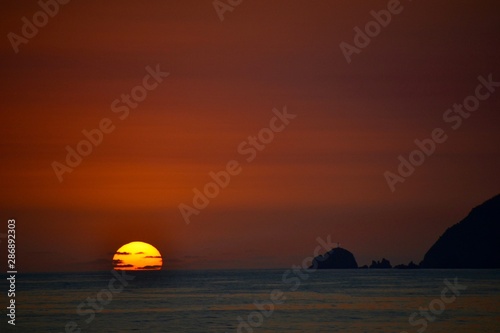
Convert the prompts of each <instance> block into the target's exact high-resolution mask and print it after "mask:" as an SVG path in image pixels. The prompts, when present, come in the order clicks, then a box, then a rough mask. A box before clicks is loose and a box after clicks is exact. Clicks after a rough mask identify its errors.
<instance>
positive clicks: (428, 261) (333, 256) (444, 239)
mask: <svg viewBox="0 0 500 333" xmlns="http://www.w3.org/2000/svg"><path fill="white" fill-rule="evenodd" d="M315 266H317V268H318V269H343V268H344V269H345V268H358V264H357V262H356V259H355V257H354V255H353V254H352V253H351V252H349V251H348V250H346V249H343V248H341V247H337V248H334V249H331V250H330V251H328V252H327V253H325V254H323V255H319V256H317V257H316V258H314V261H313V263H312V266H311V268H313V267H315ZM361 268H392V265H391V263H390V261H389V260H387V259H385V258H383V259H382V261H372V264H371V265H370V267H368V266H366V265H365V266H363V267H361ZM394 268H399V269H415V268H462V269H465V268H500V194H499V195H496V196H495V197H493V198H491V199H489V200H488V201H486V202H484V203H483V204H481V205H479V206H477V207H475V208H474V209H472V211H471V212H470V213H469V215H467V216H466V217H465V218H464V219H463V220H462V221H460V222H459V223H457V224H455V225H453V226H452V227H450V228H448V229H447V230H446V231H445V232H444V233H443V234H442V235H441V237H439V239H438V240H437V241H436V243H434V245H432V246H431V248H430V249H429V250H428V251H427V253H426V254H425V256H424V259H423V260H422V262H420V265H416V264H414V263H413V262H410V263H409V264H408V265H397V266H394Z"/></svg>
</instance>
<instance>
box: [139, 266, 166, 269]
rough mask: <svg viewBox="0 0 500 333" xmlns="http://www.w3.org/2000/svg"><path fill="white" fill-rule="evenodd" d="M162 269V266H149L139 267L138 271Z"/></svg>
mask: <svg viewBox="0 0 500 333" xmlns="http://www.w3.org/2000/svg"><path fill="white" fill-rule="evenodd" d="M158 268H161V265H148V266H144V267H137V269H158Z"/></svg>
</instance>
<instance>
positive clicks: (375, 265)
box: [370, 258, 392, 268]
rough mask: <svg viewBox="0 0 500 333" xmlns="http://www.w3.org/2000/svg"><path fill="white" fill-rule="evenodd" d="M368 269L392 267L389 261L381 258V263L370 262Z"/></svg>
mask: <svg viewBox="0 0 500 333" xmlns="http://www.w3.org/2000/svg"><path fill="white" fill-rule="evenodd" d="M370 268H392V266H391V262H390V261H389V260H387V259H385V258H382V261H375V260H372V264H371V265H370Z"/></svg>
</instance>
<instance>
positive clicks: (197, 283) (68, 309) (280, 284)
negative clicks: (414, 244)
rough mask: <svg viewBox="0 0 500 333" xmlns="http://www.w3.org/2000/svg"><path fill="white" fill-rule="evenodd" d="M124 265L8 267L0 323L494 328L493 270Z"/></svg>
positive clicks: (144, 327)
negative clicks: (130, 268)
mask: <svg viewBox="0 0 500 333" xmlns="http://www.w3.org/2000/svg"><path fill="white" fill-rule="evenodd" d="M126 274H127V275H130V276H133V277H134V278H133V279H132V278H129V279H130V280H123V282H120V281H119V280H118V279H117V278H116V276H115V275H114V274H112V272H111V271H109V272H92V273H58V274H53V273H50V274H47V273H46V274H18V275H17V278H16V297H15V301H16V303H15V304H16V317H15V324H16V325H15V326H12V325H9V324H8V323H7V321H8V320H10V319H9V317H7V316H6V307H7V306H8V302H9V298H8V297H7V293H6V291H7V290H8V285H7V283H5V282H6V277H7V276H5V275H2V283H1V287H2V295H1V296H0V302H1V304H2V305H1V308H2V309H3V310H2V319H1V323H0V328H1V330H0V331H1V332H42V333H44V332H204V333H205V332H221V333H222V332H262V333H264V332H311V333H318V332H353V333H358V332H360V333H361V332H398V333H399V332H408V333H410V332H418V333H422V332H429V333H430V332H439V333H441V332H443V333H444V332H446V333H448V332H500V283H499V282H500V270H396V269H391V270H373V269H372V270H369V269H366V270H363V269H357V270H318V271H315V272H312V271H309V272H305V273H304V272H303V271H302V272H299V273H297V274H296V273H294V272H291V271H287V270H227V271H216V270H206V271H156V272H155V271H145V272H128V273H126ZM284 274H285V276H284ZM122 279H123V278H122ZM4 290H5V292H4ZM255 303H256V304H257V305H255ZM7 311H9V310H7Z"/></svg>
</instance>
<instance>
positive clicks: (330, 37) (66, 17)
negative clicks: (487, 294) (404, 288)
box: [0, 0, 500, 271]
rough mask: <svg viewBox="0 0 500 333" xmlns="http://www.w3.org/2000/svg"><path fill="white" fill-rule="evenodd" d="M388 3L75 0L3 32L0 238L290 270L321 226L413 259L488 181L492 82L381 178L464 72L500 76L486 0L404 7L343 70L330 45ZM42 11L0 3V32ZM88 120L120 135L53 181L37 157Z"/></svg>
mask: <svg viewBox="0 0 500 333" xmlns="http://www.w3.org/2000/svg"><path fill="white" fill-rule="evenodd" d="M386 4H387V1H372V2H370V3H364V2H363V3H362V4H361V2H357V3H356V4H353V3H349V2H347V1H342V2H341V1H316V2H312V3H311V2H310V1H285V0H282V1H272V2H269V1H244V2H243V3H242V4H241V5H240V6H238V7H237V8H235V9H234V11H233V12H232V13H226V18H225V20H224V22H220V21H219V19H218V17H217V14H216V12H215V10H214V8H213V7H212V4H211V1H195V0H192V1H185V0H183V1H159V0H158V1H146V2H141V3H139V2H133V1H120V2H118V1H106V2H105V3H102V2H98V1H85V2H81V1H80V2H78V1H74V2H70V3H69V4H68V5H65V6H63V7H62V8H60V13H59V14H58V15H57V16H55V17H54V18H51V19H50V22H49V24H48V25H47V26H45V27H43V28H41V29H40V31H39V33H38V35H37V36H36V37H34V38H33V39H31V40H30V41H29V43H28V44H25V45H24V44H23V45H21V46H20V52H19V53H18V54H15V53H14V52H13V50H12V47H11V45H10V43H9V41H8V39H7V38H4V39H3V42H2V43H0V56H1V61H0V68H1V78H2V80H1V84H2V87H1V89H0V101H1V102H0V103H1V116H0V117H1V119H0V126H1V131H0V136H1V142H2V145H1V156H2V163H1V164H0V171H1V188H2V191H1V194H0V196H1V200H0V206H1V219H2V220H3V221H5V226H3V227H0V232H4V230H5V228H6V221H7V218H12V217H14V218H16V220H17V232H18V237H19V243H18V259H19V262H20V264H19V267H20V268H19V270H20V271H71V270H89V269H107V268H108V267H109V268H110V267H111V260H112V257H113V254H114V252H115V251H116V250H117V249H118V248H119V247H120V246H122V245H123V244H126V243H129V242H132V241H144V242H147V243H150V244H153V245H154V246H155V247H156V248H158V250H159V251H160V252H161V254H162V256H163V264H164V268H166V269H169V268H253V267H287V266H290V265H292V264H294V263H297V262H301V261H302V259H303V258H304V257H307V256H309V255H310V254H311V251H312V250H313V249H314V247H315V239H316V238H317V237H326V235H328V234H331V235H332V239H335V240H338V241H340V242H341V243H342V246H343V247H346V248H347V249H349V250H351V251H352V252H353V253H354V254H355V255H356V257H357V259H358V262H359V263H361V264H364V263H369V262H370V261H371V260H372V259H381V257H382V256H384V257H386V258H389V259H390V260H391V261H392V262H393V263H401V262H408V261H409V260H414V261H419V260H421V259H422V257H423V254H424V253H425V251H426V250H427V249H428V248H429V247H430V245H432V243H433V242H434V241H435V240H436V239H437V237H438V236H439V235H440V234H441V233H442V232H443V231H444V230H445V229H446V228H447V227H448V226H450V225H452V224H453V223H456V222H458V221H459V220H460V219H461V218H463V217H464V216H465V215H466V214H467V213H468V211H469V210H470V209H471V208H472V207H473V206H475V205H478V204H480V203H482V202H483V201H485V200H486V199H488V198H490V197H492V196H493V195H495V194H497V193H498V192H499V190H498V189H499V185H500V178H499V177H498V170H499V167H500V158H499V156H500V155H499V153H500V148H499V145H498V142H499V139H500V135H499V132H498V124H499V120H500V115H499V113H498V110H499V106H500V91H499V92H497V93H496V94H493V95H492V97H491V98H489V99H488V100H486V101H484V102H481V106H480V108H479V110H478V111H476V112H475V113H474V114H473V115H472V116H471V117H470V118H469V119H466V120H465V121H464V123H463V125H462V127H461V128H460V129H458V130H456V131H453V130H450V129H447V134H449V139H448V141H447V142H446V143H444V144H442V145H439V146H438V148H437V150H436V153H435V154H434V155H432V156H431V157H430V158H429V159H428V160H427V161H426V162H425V163H424V164H423V165H422V166H421V167H419V168H418V169H417V171H416V172H415V173H414V174H413V175H412V176H411V177H410V178H408V180H407V181H405V183H404V184H399V185H397V190H396V192H395V193H391V191H390V190H389V188H388V186H387V184H386V182H385V180H384V177H383V173H384V172H385V171H386V170H391V171H395V169H396V168H397V165H398V161H397V157H398V155H399V154H408V153H409V152H411V151H412V150H413V149H414V148H415V145H414V144H413V141H414V140H415V139H417V138H419V139H423V138H426V137H428V136H429V134H430V132H431V131H432V130H433V129H434V128H436V127H443V128H445V127H444V126H445V125H444V123H443V120H442V115H443V113H444V111H445V110H446V109H448V108H449V107H451V106H452V105H453V104H454V103H461V102H462V101H463V99H464V98H465V97H466V96H468V95H470V94H472V93H473V92H474V89H475V87H476V85H477V82H478V81H477V76H478V75H483V76H487V75H488V74H489V73H493V78H496V80H497V81H500V63H499V62H498V51H499V46H498V45H500V43H499V42H500V37H499V35H498V31H500V23H499V21H498V16H497V15H496V13H498V10H499V9H500V8H499V5H498V3H497V2H495V1H482V2H481V3H477V2H473V1H466V2H461V3H460V4H457V3H456V2H455V1H442V2H440V4H436V3H434V2H431V1H429V0H428V1H417V2H415V1H414V2H411V3H407V2H405V3H403V5H404V6H405V10H404V11H403V12H402V13H401V14H400V15H398V16H396V17H394V18H393V20H392V22H391V23H390V25H389V26H388V27H387V28H384V29H383V31H382V32H381V34H380V35H379V36H377V37H375V38H374V39H373V40H372V42H371V44H370V45H369V46H368V47H367V48H366V49H364V50H363V51H362V52H361V53H360V54H359V55H355V56H354V57H353V62H352V63H351V64H349V65H348V64H347V63H346V61H345V59H344V57H343V55H342V53H341V51H340V49H339V43H340V42H342V41H346V42H352V39H353V35H354V32H353V30H352V29H353V27H355V26H357V25H358V26H362V25H364V24H365V23H366V22H367V21H369V20H370V19H371V17H370V15H369V12H370V11H371V10H379V9H382V8H385V6H386ZM38 9H39V8H38V5H37V3H36V2H35V1H33V2H32V3H31V4H29V5H28V4H25V3H23V4H20V3H11V2H9V3H8V4H6V5H5V6H4V8H3V10H2V12H1V13H0V16H1V17H2V24H1V33H2V34H3V35H4V36H7V34H8V33H9V32H11V31H14V32H16V33H19V31H20V29H21V26H22V22H21V18H22V17H23V16H29V17H31V15H33V13H34V12H36V11H37V10H38ZM156 64H160V68H161V69H162V70H163V71H166V72H169V73H170V76H169V77H168V78H165V80H164V82H162V83H161V84H160V85H159V86H158V88H157V89H155V90H153V91H150V92H149V93H148V97H147V98H146V99H145V100H144V101H143V102H141V103H140V105H139V106H138V107H137V108H136V109H134V110H131V112H130V115H129V117H128V118H126V119H125V120H123V121H122V120H120V119H119V118H118V115H117V114H115V113H113V112H112V111H111V108H110V105H111V103H112V102H113V100H115V99H116V98H119V97H120V95H121V94H123V93H129V92H130V90H131V89H132V88H133V87H134V86H136V85H138V84H140V83H141V82H142V79H143V77H144V75H145V74H146V70H145V67H146V66H148V65H149V66H151V67H154V66H155V65H156ZM285 105H286V106H287V109H288V110H289V112H290V113H293V114H296V115H297V118H296V119H294V120H293V121H292V122H291V123H290V125H289V126H287V128H286V129H285V130H284V131H283V132H281V133H277V134H276V137H275V140H274V141H273V142H272V143H270V144H269V145H268V146H267V147H266V149H265V150H264V151H262V152H260V153H259V154H258V156H257V158H256V159H255V161H253V162H251V163H242V168H243V171H242V173H241V174H240V175H238V176H235V177H234V178H233V179H232V180H231V183H230V185H229V186H228V187H227V188H226V189H224V190H222V191H221V193H220V195H219V196H218V197H217V198H215V199H213V200H212V201H211V203H210V205H209V206H208V208H206V209H205V210H203V211H202V212H201V213H200V215H199V216H194V217H193V218H192V223H191V224H189V225H186V224H185V223H184V221H183V219H182V216H181V214H180V213H179V210H178V208H177V206H178V205H179V203H181V202H183V203H190V201H191V200H192V196H193V193H192V189H193V188H194V187H198V188H202V187H203V185H204V184H205V183H207V182H208V181H210V177H209V176H208V173H209V172H210V171H219V170H222V169H223V168H224V167H225V165H226V163H227V162H228V161H229V160H232V159H237V160H239V161H243V160H244V158H243V157H242V156H241V155H239V154H238V153H237V147H238V144H239V143H240V142H242V141H243V140H245V139H246V138H247V137H248V136H249V135H256V134H257V133H258V132H259V130H260V129H261V128H263V127H265V126H268V124H269V120H270V119H271V117H272V116H273V113H272V109H273V108H278V109H280V110H281V109H282V107H283V106H285ZM102 118H109V119H112V121H113V124H114V125H115V126H116V129H115V130H114V131H113V132H112V133H110V134H106V135H105V136H104V139H103V142H102V144H101V145H99V146H98V147H95V148H94V151H93V153H92V154H91V155H90V156H88V157H85V158H84V160H83V162H82V164H81V165H80V166H78V167H77V168H75V170H74V171H73V172H72V173H71V174H65V175H64V181H63V182H62V183H59V181H58V180H57V177H56V176H55V174H54V171H53V170H52V167H51V163H52V162H53V161H59V162H63V161H64V158H65V156H66V152H65V146H66V145H70V146H72V147H75V146H76V144H77V143H78V142H79V141H80V140H82V139H83V138H84V137H83V135H82V133H81V131H82V130H83V129H87V130H90V129H92V128H95V127H97V126H98V124H99V122H100V120H101V119H102ZM1 265H5V264H4V263H3V262H2V264H1ZM1 267H3V266H1Z"/></svg>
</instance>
